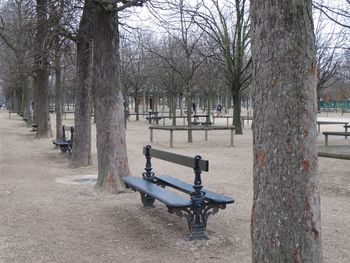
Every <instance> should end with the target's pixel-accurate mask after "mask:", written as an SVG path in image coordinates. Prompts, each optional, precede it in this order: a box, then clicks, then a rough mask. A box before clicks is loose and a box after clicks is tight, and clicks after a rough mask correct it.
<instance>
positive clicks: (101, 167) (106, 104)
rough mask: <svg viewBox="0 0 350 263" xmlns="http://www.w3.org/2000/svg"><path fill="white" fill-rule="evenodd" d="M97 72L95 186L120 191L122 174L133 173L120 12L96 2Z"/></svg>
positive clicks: (122, 188)
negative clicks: (122, 71)
mask: <svg viewBox="0 0 350 263" xmlns="http://www.w3.org/2000/svg"><path fill="white" fill-rule="evenodd" d="M95 6H96V7H95V8H94V9H95V15H94V17H95V20H94V21H95V23H94V36H93V39H94V43H95V45H94V63H95V64H94V72H95V74H96V76H95V78H96V86H94V91H95V98H96V115H97V122H96V131H97V159H98V179H97V183H96V186H95V187H96V189H101V190H107V191H109V192H114V193H117V192H121V191H124V189H125V187H124V184H123V183H122V181H121V177H123V176H127V175H129V174H130V170H129V165H128V159H127V151H126V135H125V127H124V107H123V97H122V93H121V81H120V54H119V39H117V38H119V31H118V21H117V13H115V12H108V11H106V10H105V9H104V7H103V5H102V4H99V3H97V2H95Z"/></svg>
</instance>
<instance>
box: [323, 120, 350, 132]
mask: <svg viewBox="0 0 350 263" xmlns="http://www.w3.org/2000/svg"><path fill="white" fill-rule="evenodd" d="M334 124H341V125H348V124H349V122H348V121H317V131H318V132H320V131H321V125H334Z"/></svg>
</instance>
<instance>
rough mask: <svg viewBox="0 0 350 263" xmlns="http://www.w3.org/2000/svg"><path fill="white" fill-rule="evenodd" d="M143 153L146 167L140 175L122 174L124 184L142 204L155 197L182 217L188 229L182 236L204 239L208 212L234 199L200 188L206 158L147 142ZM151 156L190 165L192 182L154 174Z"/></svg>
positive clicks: (169, 209) (150, 204)
mask: <svg viewBox="0 0 350 263" xmlns="http://www.w3.org/2000/svg"><path fill="white" fill-rule="evenodd" d="M143 154H144V155H145V157H146V167H145V172H144V173H143V174H142V178H141V177H136V176H126V177H123V178H122V180H123V181H124V183H125V186H126V187H127V188H131V189H133V190H134V191H138V192H140V194H141V201H142V203H143V206H144V207H153V204H154V202H155V200H158V201H160V202H162V203H163V204H165V205H166V207H167V208H168V212H169V213H171V214H176V215H177V216H179V217H184V218H186V220H187V224H188V228H189V232H190V234H189V235H188V236H187V237H186V239H187V240H203V239H208V237H207V234H206V226H207V220H208V217H209V215H214V214H216V213H217V212H218V211H219V209H225V208H226V205H227V204H232V203H234V200H233V199H232V198H231V197H227V196H224V195H222V194H219V193H215V192H211V191H208V190H206V189H205V188H203V185H202V180H201V173H202V171H205V172H207V171H209V161H207V160H202V158H201V157H200V156H199V155H197V156H195V157H194V158H193V157H188V156H183V155H179V154H174V153H170V152H165V151H160V150H156V149H152V148H151V146H150V145H147V146H145V147H144V148H143ZM152 157H153V158H158V159H161V160H164V161H168V162H171V163H175V164H179V165H183V166H186V167H190V168H193V169H194V173H195V178H194V185H192V184H189V183H187V182H184V181H181V180H179V179H177V178H175V177H172V176H169V175H161V176H155V174H154V172H152V165H151V158H152ZM165 187H168V188H167V189H166V188H165ZM169 188H170V189H172V190H173V189H174V190H178V191H180V192H182V193H185V194H187V196H186V197H185V196H184V195H179V194H178V193H176V192H174V191H170V190H168V189H169Z"/></svg>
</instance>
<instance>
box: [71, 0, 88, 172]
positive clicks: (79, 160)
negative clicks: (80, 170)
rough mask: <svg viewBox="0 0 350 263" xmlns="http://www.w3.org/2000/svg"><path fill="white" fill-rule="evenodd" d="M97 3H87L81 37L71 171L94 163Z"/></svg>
mask: <svg viewBox="0 0 350 263" xmlns="http://www.w3.org/2000/svg"><path fill="white" fill-rule="evenodd" d="M93 7H94V2H93V0H85V2H84V8H83V13H82V16H81V20H80V24H79V30H78V34H77V43H76V45H77V78H76V80H77V83H76V94H75V114H74V127H75V136H74V147H73V153H72V158H71V162H70V166H71V167H79V166H86V165H90V164H92V160H91V111H92V105H91V103H92V98H91V81H92V79H91V78H92V77H91V74H92V29H93V21H92V20H93V11H94V9H93Z"/></svg>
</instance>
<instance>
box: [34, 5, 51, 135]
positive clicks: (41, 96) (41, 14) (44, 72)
mask: <svg viewBox="0 0 350 263" xmlns="http://www.w3.org/2000/svg"><path fill="white" fill-rule="evenodd" d="M36 2H37V6H36V12H37V26H36V28H37V32H36V37H35V47H34V49H35V51H34V52H35V54H34V67H35V70H34V72H35V80H36V82H35V85H36V89H37V93H36V101H35V103H36V110H37V112H36V118H37V120H36V121H37V125H38V131H37V134H36V138H48V137H51V136H52V131H51V125H50V115H49V101H48V97H49V92H48V80H49V71H48V65H49V63H48V53H47V50H46V45H47V43H46V39H45V38H46V36H47V35H48V30H49V28H48V25H47V23H46V22H47V21H46V16H47V0H37V1H36Z"/></svg>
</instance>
